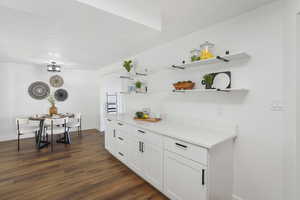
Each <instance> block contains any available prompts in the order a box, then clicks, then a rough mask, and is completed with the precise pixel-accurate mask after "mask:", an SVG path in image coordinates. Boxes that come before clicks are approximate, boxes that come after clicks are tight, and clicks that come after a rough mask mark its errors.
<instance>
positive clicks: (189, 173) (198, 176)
mask: <svg viewBox="0 0 300 200" xmlns="http://www.w3.org/2000/svg"><path fill="white" fill-rule="evenodd" d="M205 172H206V168H205V167H204V166H202V165H201V164H199V163H196V162H194V161H191V160H189V159H186V158H184V157H182V156H179V155H177V154H174V153H171V152H168V151H165V154H164V193H165V194H166V195H167V196H168V197H169V198H171V199H172V200H187V199H188V200H207V187H206V185H207V183H206V180H207V179H206V177H205V174H206V173H205Z"/></svg>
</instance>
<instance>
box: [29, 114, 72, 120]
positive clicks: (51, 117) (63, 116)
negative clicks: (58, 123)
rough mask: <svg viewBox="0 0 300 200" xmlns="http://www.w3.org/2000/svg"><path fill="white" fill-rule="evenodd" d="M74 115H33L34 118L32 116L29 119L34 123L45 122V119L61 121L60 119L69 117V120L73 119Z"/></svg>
mask: <svg viewBox="0 0 300 200" xmlns="http://www.w3.org/2000/svg"><path fill="white" fill-rule="evenodd" d="M74 116H75V115H74V114H72V113H60V114H57V115H52V116H51V115H48V114H45V115H35V116H32V117H29V119H30V120H33V121H34V120H35V121H41V120H45V119H62V118H66V117H69V118H72V117H74Z"/></svg>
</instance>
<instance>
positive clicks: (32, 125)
mask: <svg viewBox="0 0 300 200" xmlns="http://www.w3.org/2000/svg"><path fill="white" fill-rule="evenodd" d="M16 129H17V135H18V151H20V139H21V136H22V135H28V136H29V135H30V136H32V135H33V134H34V135H35V138H36V137H37V134H38V131H39V130H40V126H39V122H37V121H32V120H29V118H26V117H17V118H16Z"/></svg>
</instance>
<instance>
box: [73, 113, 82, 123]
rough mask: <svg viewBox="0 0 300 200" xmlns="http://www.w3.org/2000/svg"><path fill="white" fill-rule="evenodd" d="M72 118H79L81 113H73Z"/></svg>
mask: <svg viewBox="0 0 300 200" xmlns="http://www.w3.org/2000/svg"><path fill="white" fill-rule="evenodd" d="M74 118H75V119H77V120H78V121H79V120H80V119H81V113H75V115H74Z"/></svg>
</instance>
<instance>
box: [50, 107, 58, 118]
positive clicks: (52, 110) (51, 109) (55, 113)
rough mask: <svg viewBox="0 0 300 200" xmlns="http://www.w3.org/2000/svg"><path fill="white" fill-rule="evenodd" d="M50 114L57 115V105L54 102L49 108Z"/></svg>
mask: <svg viewBox="0 0 300 200" xmlns="http://www.w3.org/2000/svg"><path fill="white" fill-rule="evenodd" d="M49 115H50V116H52V115H57V108H56V107H55V105H54V104H53V105H52V106H51V107H50V108H49Z"/></svg>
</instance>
